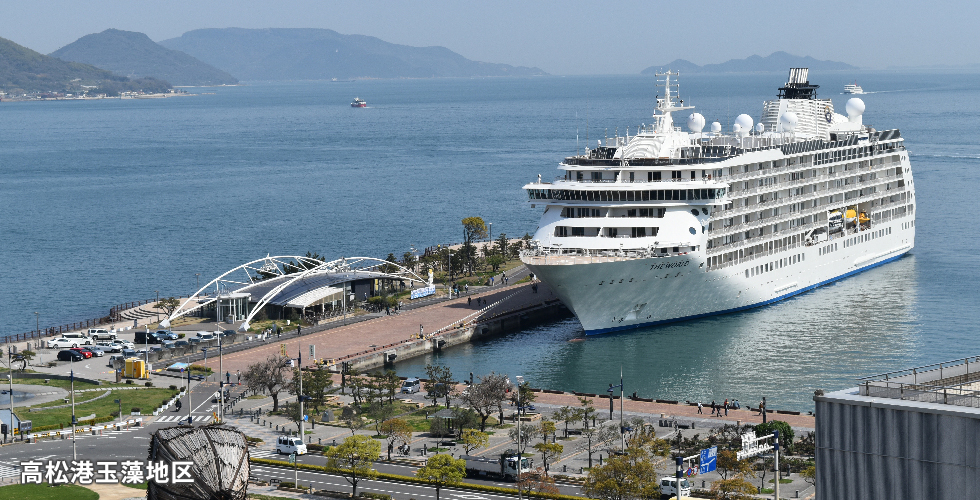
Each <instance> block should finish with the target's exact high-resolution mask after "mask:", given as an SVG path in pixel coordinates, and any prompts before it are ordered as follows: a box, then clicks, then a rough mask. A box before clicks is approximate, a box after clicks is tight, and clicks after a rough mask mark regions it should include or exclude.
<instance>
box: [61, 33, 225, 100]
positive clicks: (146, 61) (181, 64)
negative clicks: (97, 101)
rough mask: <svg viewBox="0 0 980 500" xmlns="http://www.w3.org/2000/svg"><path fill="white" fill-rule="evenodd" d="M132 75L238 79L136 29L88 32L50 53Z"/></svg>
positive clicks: (190, 80)
mask: <svg viewBox="0 0 980 500" xmlns="http://www.w3.org/2000/svg"><path fill="white" fill-rule="evenodd" d="M48 55H50V56H52V57H57V58H58V59H61V60H64V61H71V62H80V63H85V64H91V65H92V66H95V67H98V68H102V69H106V70H109V71H112V72H113V73H115V74H117V75H120V76H126V77H132V78H140V77H154V78H159V79H161V80H167V81H169V82H170V83H172V84H174V85H196V86H201V85H232V84H236V83H238V80H237V79H236V78H235V77H234V76H232V75H230V74H228V73H226V72H224V71H222V70H220V69H218V68H215V67H213V66H211V65H209V64H206V63H204V62H202V61H199V60H197V59H195V58H194V57H192V56H190V55H188V54H185V53H183V52H180V51H178V50H173V49H169V48H166V47H164V46H162V45H160V44H158V43H156V42H154V41H153V40H150V37H148V36H146V35H145V34H143V33H139V32H135V31H123V30H117V29H107V30H105V31H102V32H100V33H92V34H90V35H85V36H83V37H81V38H79V39H78V40H75V41H74V42H72V43H70V44H68V45H65V46H64V47H61V48H60V49H58V50H56V51H54V52H52V53H51V54H48Z"/></svg>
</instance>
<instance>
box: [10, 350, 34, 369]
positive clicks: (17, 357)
mask: <svg viewBox="0 0 980 500" xmlns="http://www.w3.org/2000/svg"><path fill="white" fill-rule="evenodd" d="M34 356H37V353H35V352H34V351H31V350H30V349H24V350H23V351H20V352H18V353H17V354H14V357H13V358H11V363H10V369H11V370H13V368H14V366H13V364H14V363H21V367H20V371H27V366H28V365H30V364H31V361H32V360H33V359H34Z"/></svg>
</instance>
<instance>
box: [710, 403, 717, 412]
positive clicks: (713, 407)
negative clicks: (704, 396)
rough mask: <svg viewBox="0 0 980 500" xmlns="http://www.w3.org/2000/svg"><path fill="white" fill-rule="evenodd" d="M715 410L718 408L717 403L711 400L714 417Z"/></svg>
mask: <svg viewBox="0 0 980 500" xmlns="http://www.w3.org/2000/svg"><path fill="white" fill-rule="evenodd" d="M715 408H717V406H716V405H715V401H714V400H711V414H712V415H714V414H715Z"/></svg>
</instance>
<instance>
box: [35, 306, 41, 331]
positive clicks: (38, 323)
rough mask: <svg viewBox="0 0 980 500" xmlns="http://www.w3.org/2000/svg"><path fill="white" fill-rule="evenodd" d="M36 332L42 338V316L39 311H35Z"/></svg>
mask: <svg viewBox="0 0 980 500" xmlns="http://www.w3.org/2000/svg"><path fill="white" fill-rule="evenodd" d="M34 331H36V332H37V336H38V337H40V336H41V315H40V313H38V312H37V311H34Z"/></svg>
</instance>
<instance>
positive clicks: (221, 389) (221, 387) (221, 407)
mask: <svg viewBox="0 0 980 500" xmlns="http://www.w3.org/2000/svg"><path fill="white" fill-rule="evenodd" d="M221 334H222V332H218V422H224V420H225V414H224V412H225V384H224V382H222V381H221V371H222V370H221V361H222V356H221ZM228 379H229V380H230V379H231V377H228Z"/></svg>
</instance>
